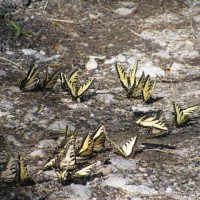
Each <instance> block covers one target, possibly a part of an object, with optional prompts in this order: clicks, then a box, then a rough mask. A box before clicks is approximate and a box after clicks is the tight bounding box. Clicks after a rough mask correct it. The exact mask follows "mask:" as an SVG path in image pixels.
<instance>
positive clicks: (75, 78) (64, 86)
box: [60, 69, 79, 93]
mask: <svg viewBox="0 0 200 200" xmlns="http://www.w3.org/2000/svg"><path fill="white" fill-rule="evenodd" d="M78 72H79V70H78V69H74V70H73V71H72V73H71V74H70V76H69V77H67V76H66V75H65V74H63V73H60V80H61V88H62V89H63V91H65V92H68V93H70V88H69V87H68V85H67V80H69V81H70V82H71V83H72V84H74V85H77V83H78Z"/></svg>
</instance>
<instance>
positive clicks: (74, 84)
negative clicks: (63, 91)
mask: <svg viewBox="0 0 200 200" xmlns="http://www.w3.org/2000/svg"><path fill="white" fill-rule="evenodd" d="M77 73H78V72H77ZM61 76H62V75H61ZM77 76H78V75H76V72H75V75H72V77H73V78H72V77H70V78H69V79H68V78H66V76H63V77H62V78H61V82H62V80H64V82H65V84H66V85H67V88H69V93H70V95H71V96H72V98H73V99H74V100H77V98H79V97H81V95H83V93H84V92H85V91H86V90H87V89H88V88H89V87H90V85H91V84H92V82H93V81H94V78H91V79H89V80H88V81H87V82H86V83H84V84H83V85H82V86H80V87H79V88H78V77H77ZM70 79H71V80H70Z"/></svg>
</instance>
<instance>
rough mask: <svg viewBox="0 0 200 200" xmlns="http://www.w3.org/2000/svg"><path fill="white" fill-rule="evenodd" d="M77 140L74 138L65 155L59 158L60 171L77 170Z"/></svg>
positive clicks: (64, 152) (65, 150) (64, 150)
mask: <svg viewBox="0 0 200 200" xmlns="http://www.w3.org/2000/svg"><path fill="white" fill-rule="evenodd" d="M75 141H76V138H75V137H72V138H71V139H70V142H69V143H68V144H67V145H66V147H64V149H63V153H62V154H63V155H62V156H59V157H60V158H59V160H60V161H59V168H60V169H65V168H67V169H74V168H76V154H75V153H76V152H75Z"/></svg>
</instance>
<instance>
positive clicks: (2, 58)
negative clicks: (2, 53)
mask: <svg viewBox="0 0 200 200" xmlns="http://www.w3.org/2000/svg"><path fill="white" fill-rule="evenodd" d="M0 59H1V60H5V61H8V62H9V63H11V64H13V65H15V66H17V67H19V68H20V69H23V68H22V67H21V66H19V65H17V64H16V63H14V62H13V61H11V60H8V59H7V58H4V57H0Z"/></svg>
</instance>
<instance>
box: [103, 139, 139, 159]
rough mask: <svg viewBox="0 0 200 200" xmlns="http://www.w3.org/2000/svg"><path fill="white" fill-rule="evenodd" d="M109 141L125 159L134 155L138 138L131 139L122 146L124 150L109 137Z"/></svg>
mask: <svg viewBox="0 0 200 200" xmlns="http://www.w3.org/2000/svg"><path fill="white" fill-rule="evenodd" d="M106 137H107V136H106ZM107 139H108V141H109V142H110V143H111V144H112V145H113V146H114V148H115V150H116V151H117V153H119V154H120V155H121V156H123V157H124V158H128V157H130V156H131V155H132V154H133V152H134V148H135V146H136V144H137V136H135V137H134V138H131V139H130V140H129V141H128V142H126V143H125V144H124V145H123V146H122V148H121V147H119V146H118V145H117V144H116V143H115V142H113V141H112V140H110V139H109V138H108V137H107Z"/></svg>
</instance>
